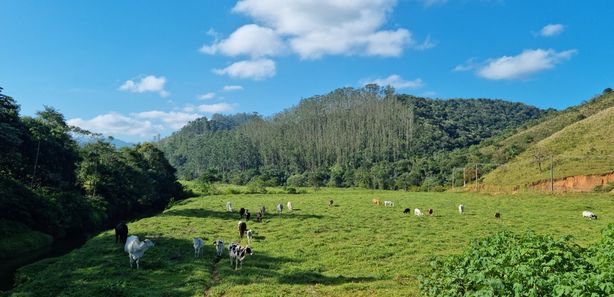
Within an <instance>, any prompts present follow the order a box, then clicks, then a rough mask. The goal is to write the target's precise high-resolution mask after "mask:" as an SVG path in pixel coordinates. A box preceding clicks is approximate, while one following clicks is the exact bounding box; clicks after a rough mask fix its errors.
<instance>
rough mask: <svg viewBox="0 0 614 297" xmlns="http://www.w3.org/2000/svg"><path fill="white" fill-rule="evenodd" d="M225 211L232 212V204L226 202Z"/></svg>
mask: <svg viewBox="0 0 614 297" xmlns="http://www.w3.org/2000/svg"><path fill="white" fill-rule="evenodd" d="M226 211H228V212H232V203H230V201H228V202H226Z"/></svg>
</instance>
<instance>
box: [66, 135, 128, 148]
mask: <svg viewBox="0 0 614 297" xmlns="http://www.w3.org/2000/svg"><path fill="white" fill-rule="evenodd" d="M74 139H75V141H77V143H78V144H79V145H83V144H86V143H91V142H94V141H96V139H95V138H92V137H87V136H76V137H74ZM103 140H104V141H106V142H109V143H111V144H112V145H114V146H115V147H116V148H118V149H120V148H122V147H132V146H134V143H130V142H126V141H123V140H121V139H117V138H114V137H107V138H103Z"/></svg>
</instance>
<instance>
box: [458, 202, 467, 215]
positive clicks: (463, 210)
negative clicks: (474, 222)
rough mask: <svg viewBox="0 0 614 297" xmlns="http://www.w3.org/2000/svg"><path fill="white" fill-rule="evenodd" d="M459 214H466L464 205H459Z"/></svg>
mask: <svg viewBox="0 0 614 297" xmlns="http://www.w3.org/2000/svg"><path fill="white" fill-rule="evenodd" d="M458 213H460V214H464V213H465V205H463V204H460V205H458Z"/></svg>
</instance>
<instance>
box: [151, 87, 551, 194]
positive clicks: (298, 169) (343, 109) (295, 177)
mask: <svg viewBox="0 0 614 297" xmlns="http://www.w3.org/2000/svg"><path fill="white" fill-rule="evenodd" d="M546 113H548V111H545V110H541V109H538V108H536V107H532V106H527V105H525V104H521V103H512V102H507V101H502V100H489V99H453V100H433V99H426V98H419V97H414V96H409V95H395V94H394V91H393V90H391V89H390V88H386V89H384V88H379V87H375V86H369V87H367V88H364V89H353V88H343V89H338V90H335V91H333V92H331V93H329V94H326V95H322V96H314V97H311V98H308V99H303V100H302V101H301V102H300V103H299V104H298V105H297V106H295V107H292V108H289V109H287V110H284V111H282V112H280V113H278V114H276V115H274V116H272V117H270V118H263V117H261V116H259V115H257V114H251V115H249V114H237V115H234V116H220V115H216V116H214V117H213V118H212V119H211V120H207V119H205V118H201V119H198V120H196V121H194V122H192V123H190V124H188V125H186V126H185V127H184V128H183V129H181V130H180V131H177V132H175V133H174V134H173V135H172V136H170V137H168V138H165V139H163V140H162V141H160V143H159V146H160V148H161V149H162V151H164V152H165V154H166V156H167V158H168V159H169V160H170V162H171V164H172V165H173V166H175V167H176V168H177V169H178V174H179V175H180V177H182V178H186V179H192V178H196V177H198V176H200V175H203V174H205V173H206V175H207V176H211V177H212V178H214V179H215V178H218V179H222V180H224V181H226V182H232V183H238V184H244V183H248V182H250V181H252V182H259V183H264V184H269V185H284V184H288V185H295V186H298V185H305V184H311V185H318V184H324V183H327V184H328V185H331V186H362V187H367V188H383V189H389V188H409V187H411V186H418V185H423V184H425V181H427V182H428V183H430V184H434V185H436V184H443V183H445V182H447V178H448V177H449V176H450V174H449V171H448V169H449V168H447V167H448V165H447V162H448V160H447V158H445V156H446V155H447V154H448V153H449V152H451V151H453V150H455V149H459V148H464V147H468V146H471V145H475V144H478V143H480V142H481V141H482V140H484V139H487V138H489V137H492V136H494V135H497V134H499V133H501V132H503V131H505V130H507V129H513V128H516V127H518V126H520V125H522V124H523V123H526V122H527V121H532V120H535V119H537V118H540V117H541V116H543V115H544V114H546Z"/></svg>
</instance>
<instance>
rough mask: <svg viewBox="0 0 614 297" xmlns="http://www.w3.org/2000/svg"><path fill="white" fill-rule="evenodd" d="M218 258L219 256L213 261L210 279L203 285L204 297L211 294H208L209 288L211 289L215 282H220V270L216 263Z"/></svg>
mask: <svg viewBox="0 0 614 297" xmlns="http://www.w3.org/2000/svg"><path fill="white" fill-rule="evenodd" d="M220 258H221V257H217V258H216V259H215V260H214V261H215V262H213V265H212V266H213V271H212V272H211V281H210V282H209V283H207V285H206V286H205V297H209V296H211V295H210V294H209V290H210V289H211V287H213V286H214V285H216V284H219V283H220V272H219V271H218V269H217V264H218V263H219V262H220Z"/></svg>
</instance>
